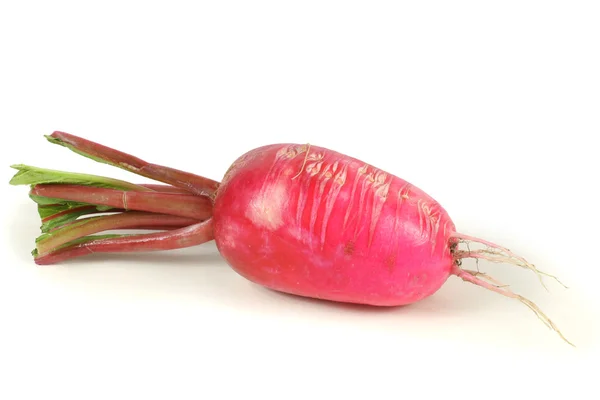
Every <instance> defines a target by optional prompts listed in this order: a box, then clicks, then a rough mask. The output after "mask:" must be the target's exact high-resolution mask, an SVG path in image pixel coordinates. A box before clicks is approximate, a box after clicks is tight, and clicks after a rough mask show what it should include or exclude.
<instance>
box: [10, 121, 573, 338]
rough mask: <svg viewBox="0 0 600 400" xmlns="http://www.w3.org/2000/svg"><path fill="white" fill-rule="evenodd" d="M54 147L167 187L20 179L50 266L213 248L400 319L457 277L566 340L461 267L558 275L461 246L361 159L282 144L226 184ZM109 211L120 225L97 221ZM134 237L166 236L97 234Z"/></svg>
mask: <svg viewBox="0 0 600 400" xmlns="http://www.w3.org/2000/svg"><path fill="white" fill-rule="evenodd" d="M48 139H49V140H50V141H51V142H53V143H56V144H60V145H63V146H65V147H68V148H70V149H71V150H73V151H76V152H78V153H80V154H83V155H85V156H88V157H90V158H93V159H94V160H96V161H101V162H105V163H108V164H111V165H115V166H118V167H120V168H124V169H127V170H129V171H131V172H134V173H136V174H139V175H142V176H145V177H148V178H151V179H154V180H157V181H160V182H163V183H165V184H166V185H135V184H132V183H129V182H123V181H117V180H111V179H109V178H104V177H97V176H92V175H82V174H73V173H65V172H60V171H50V170H42V169H37V168H33V167H28V166H22V165H20V166H14V167H15V168H17V169H19V172H18V173H17V174H16V175H15V177H14V178H13V180H11V183H12V184H28V185H31V186H32V189H31V192H30V195H31V196H32V198H33V199H34V200H36V202H38V207H39V209H40V216H42V221H43V223H44V224H43V225H42V231H43V234H42V236H40V238H38V240H37V241H36V242H37V246H36V250H35V251H34V256H35V261H36V263H38V264H52V263H56V262H60V261H64V260H67V259H70V258H74V257H78V256H83V255H87V254H90V253H101V252H125V251H154V250H168V249H176V248H182V247H188V246H193V245H198V244H201V243H205V242H207V241H210V240H212V239H214V240H215V242H216V245H217V248H218V250H219V252H220V253H221V255H222V256H223V257H224V258H225V260H226V261H227V262H228V264H229V265H230V266H231V267H232V268H233V269H234V270H235V271H237V272H238V273H239V274H240V275H242V276H243V277H245V278H247V279H248V280H250V281H252V282H255V283H257V284H259V285H262V286H265V287H268V288H271V289H274V290H277V291H281V292H286V293H290V294H295V295H299V296H305V297H312V298H318V299H323V300H331V301H337V302H348V303H361V304H369V305H374V306H399V305H406V304H411V303H414V302H417V301H419V300H422V299H424V298H426V297H428V296H431V295H433V294H434V293H435V292H437V291H438V290H439V289H440V287H441V286H442V285H443V284H444V283H445V282H446V280H447V279H448V278H449V277H450V276H451V275H455V276H458V277H459V278H461V279H463V280H465V281H468V282H471V283H474V284H476V285H478V286H481V287H483V288H486V289H489V290H491V291H494V292H496V293H499V294H502V295H504V296H507V297H510V298H514V299H517V300H519V301H520V302H522V303H524V304H525V305H527V306H528V307H529V308H530V309H531V310H533V311H534V312H535V314H536V315H537V316H538V317H539V318H540V319H541V320H542V321H543V322H544V323H545V324H546V325H547V326H548V327H550V328H551V329H553V330H555V331H556V332H557V333H558V334H559V335H560V336H561V337H562V338H563V339H564V340H565V341H567V339H566V338H565V337H564V336H563V335H562V334H561V333H560V331H559V330H558V328H557V327H556V326H555V325H554V323H553V322H552V321H551V320H550V319H549V318H548V317H547V316H546V315H545V314H543V313H542V311H541V310H540V309H539V308H538V307H537V306H536V305H535V304H534V303H533V302H531V301H529V300H527V299H525V298H524V297H522V296H520V295H518V294H515V293H513V292H512V291H510V290H508V289H507V288H506V287H505V286H503V285H501V284H500V283H498V282H496V281H495V280H494V279H493V278H491V277H489V276H488V275H486V274H483V273H480V272H477V271H471V270H467V269H463V268H462V267H461V264H462V260H463V259H465V258H475V259H478V260H479V259H483V260H488V261H490V262H504V263H509V264H514V265H517V266H519V267H522V268H525V269H529V270H531V271H533V272H535V273H536V274H537V275H538V276H539V277H540V279H541V276H542V275H547V274H545V273H543V272H541V271H539V270H538V269H537V268H536V267H535V266H534V265H533V264H531V263H529V262H527V261H526V260H525V259H523V258H522V257H520V256H518V255H516V254H514V253H513V252H511V251H510V250H508V249H506V248H504V247H502V246H499V245H496V244H494V243H490V242H488V241H485V240H483V239H479V238H474V237H470V236H467V235H463V234H461V233H458V232H457V230H456V226H455V224H454V223H453V222H452V219H451V218H450V216H449V215H448V213H447V212H446V210H445V209H444V208H443V207H442V206H441V205H440V204H439V203H438V202H437V201H435V200H434V199H433V198H432V197H431V196H429V195H428V194H427V193H425V192H424V191H422V190H421V189H419V188H418V187H416V186H414V185H412V184H410V183H409V182H407V181H405V180H403V179H401V178H398V177H396V176H394V175H392V174H390V173H387V172H385V171H381V170H379V169H377V168H375V167H373V166H371V165H369V164H367V163H365V162H362V161H360V160H358V159H356V158H352V157H349V156H346V155H344V154H340V153H337V152H335V151H332V150H329V149H325V148H322V147H317V146H311V145H300V144H289V143H286V144H273V145H268V146H263V147H259V148H256V149H254V150H251V151H249V152H247V153H246V154H244V155H242V156H241V157H239V158H238V159H237V160H236V161H235V162H234V163H233V164H232V165H231V167H230V168H229V170H228V171H227V172H226V174H225V176H224V178H223V180H222V182H216V181H212V180H210V179H207V178H204V177H201V176H197V175H193V174H190V173H187V172H183V171H179V170H175V169H172V168H168V167H163V166H159V165H155V164H150V163H147V162H145V161H143V160H141V159H139V158H136V157H133V156H131V155H129V154H126V153H122V152H119V151H117V150H114V149H111V148H108V147H106V146H102V145H100V144H97V143H94V142H91V141H88V140H86V139H83V138H79V137H77V136H73V135H69V134H66V133H63V132H54V133H53V134H52V135H51V136H49V137H48ZM44 207H46V208H44ZM102 207H104V208H102ZM102 210H105V211H107V212H109V213H110V212H112V213H113V214H112V215H101V216H93V215H94V214H97V213H98V212H101V211H102ZM115 213H116V214H115ZM90 215H92V217H90ZM82 217H83V218H82ZM44 218H45V220H44ZM44 221H45V222H44ZM53 221H55V223H52V222H53ZM122 228H128V229H131V228H133V229H136V228H138V229H142V228H143V229H154V230H160V232H155V233H148V234H127V235H108V236H106V235H103V236H94V235H90V233H97V232H100V231H107V230H111V229H122ZM461 243H465V244H466V245H467V246H466V248H462V247H461V246H460V245H461ZM477 245H478V246H477ZM471 246H476V247H477V248H474V249H471ZM548 276H551V275H548ZM551 277H552V276H551ZM553 278H554V277H553ZM555 279H556V278H555ZM567 342H568V341H567ZM569 343H570V342H569Z"/></svg>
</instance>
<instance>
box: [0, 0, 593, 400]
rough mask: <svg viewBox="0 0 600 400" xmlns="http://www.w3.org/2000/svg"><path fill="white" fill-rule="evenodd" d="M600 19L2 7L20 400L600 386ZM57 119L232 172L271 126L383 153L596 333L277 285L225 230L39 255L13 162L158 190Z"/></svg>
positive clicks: (518, 276)
mask: <svg viewBox="0 0 600 400" xmlns="http://www.w3.org/2000/svg"><path fill="white" fill-rule="evenodd" d="M599 20H600V10H599V6H598V2H595V1H588V2H585V1H502V2H500V1H498V2H482V1H447V2H443V1H440V2H433V1H420V2H400V1H390V2H383V1H362V2H360V1H343V2H342V1H340V2H333V1H324V0H321V1H298V2H286V1H271V2H267V1H247V2H242V1H240V2H233V1H215V2H200V1H196V2H188V3H186V2H180V1H165V2H162V3H161V2H151V1H146V2H137V3H135V2H127V1H114V2H113V1H104V2H96V3H91V2H64V1H51V2H50V1H48V2H31V1H19V2H16V1H15V2H2V5H1V6H0V132H1V134H2V137H3V144H2V146H1V147H0V151H1V152H2V153H1V160H2V164H3V167H2V169H1V170H0V171H1V180H2V182H4V186H2V188H3V189H2V224H1V225H2V232H1V234H2V238H1V241H0V246H1V249H0V250H1V252H0V253H1V257H2V259H1V263H0V398H2V399H7V400H8V399H11V400H12V399H25V398H32V399H33V398H36V399H40V398H52V397H53V396H56V397H57V398H62V399H93V398H103V399H121V398H123V399H125V398H127V399H133V398H163V399H188V398H190V399H191V398H195V399H227V398H232V399H233V398H236V399H237V398H248V397H249V396H259V397H260V398H277V399H286V398H302V399H321V398H322V399H337V398H363V399H370V398H398V399H403V398H406V399H409V398H410V399H421V398H434V397H438V396H439V397H441V396H444V397H447V396H460V397H461V398H462V399H465V398H509V399H517V398H530V397H531V398H533V397H532V396H536V397H535V398H537V397H543V396H547V395H553V396H557V398H558V396H560V397H562V398H577V399H591V398H595V399H597V398H600V396H599V395H598V393H599V391H600V390H599V389H598V386H597V382H596V381H597V372H598V361H599V357H598V354H599V353H598V338H599V337H600V334H599V331H600V330H599V327H600V326H599V324H598V322H599V314H600V313H599V309H600V307H599V305H600V304H599V303H600V297H599V295H598V293H599V292H600V290H598V285H599V284H600V272H599V271H600V269H599V267H600V265H599V264H600V263H599V260H598V254H599V253H598V239H600V237H599V234H598V225H599V223H600V217H599V216H598V211H597V210H598V204H599V200H600V199H599V196H598V173H599V171H600V161H599V158H600V157H599V156H598V145H597V137H598V133H599V128H600V95H599V93H600V78H599V76H600V73H599V71H600V51H599V50H600V28H599V27H600V24H599V23H598V21H599ZM54 130H63V131H66V132H69V133H73V134H76V135H80V136H84V137H86V138H89V139H91V140H95V141H98V142H100V143H103V144H106V145H109V146H113V147H116V148H118V149H121V150H123V151H127V152H130V153H134V154H135V155H137V156H140V157H142V158H144V159H147V160H149V161H152V162H156V163H162V164H167V165H170V166H172V167H176V168H180V169H184V170H190V171H193V172H196V173H198V174H203V175H205V176H208V177H211V178H213V179H217V180H220V179H221V177H222V175H223V173H224V172H225V170H226V169H227V167H228V166H229V164H230V163H231V162H232V161H233V160H234V159H235V158H236V157H238V156H239V155H241V154H242V153H244V152H245V151H247V150H250V149H252V148H254V147H257V146H260V145H264V144H269V143H274V142H298V143H307V142H308V143H311V144H315V145H321V146H325V147H330V148H332V149H335V150H338V151H341V152H344V153H347V154H349V155H352V156H355V157H358V158H361V159H363V160H364V161H367V162H371V163H373V164H375V165H376V166H378V167H380V168H382V169H385V170H387V171H389V172H392V173H394V174H396V175H398V176H401V177H403V178H405V179H407V180H409V181H411V182H412V183H414V184H416V185H417V186H419V187H421V188H423V189H425V190H426V191H427V192H428V193H430V194H431V195H433V196H434V197H435V198H436V199H437V200H438V201H440V203H441V204H442V205H443V206H444V207H445V208H446V209H447V210H448V211H449V212H450V215H451V216H452V218H453V219H454V221H455V222H456V224H457V226H458V227H459V229H460V230H461V231H463V232H465V233H468V234H474V235H477V236H480V237H485V238H487V239H490V240H493V241H497V242H500V243H502V244H504V245H506V246H508V247H510V248H512V249H513V250H515V251H517V252H519V253H520V254H522V255H524V256H526V257H527V258H529V259H530V260H531V261H533V262H535V263H536V265H538V266H539V267H540V268H542V269H544V270H546V271H548V272H550V273H554V274H557V275H558V276H559V277H560V278H561V279H562V280H563V281H564V282H566V284H567V285H568V286H569V289H568V290H566V289H563V288H562V287H560V286H559V285H557V284H555V283H554V282H551V281H547V282H548V287H549V289H550V291H549V292H546V291H545V290H544V289H543V288H542V287H541V286H540V285H539V282H538V281H537V279H536V277H535V276H534V275H533V274H532V273H529V272H527V271H524V270H522V269H519V268H517V267H512V266H508V265H496V264H494V265H490V264H486V263H482V264H481V268H482V269H483V270H485V271H488V272H490V273H493V274H494V275H495V276H496V277H498V278H499V279H501V280H504V281H506V282H509V283H511V285H512V288H513V289H514V290H515V291H518V292H519V293H522V294H525V295H526V296H528V297H530V298H531V299H533V300H534V301H536V302H537V303H538V304H539V305H540V307H541V308H542V309H543V310H544V311H546V313H547V314H549V315H550V316H551V318H553V320H554V321H555V322H556V323H557V325H558V326H559V327H560V328H561V329H562V330H563V332H564V333H565V335H566V336H567V337H568V338H569V339H571V340H572V341H573V342H575V344H576V345H577V348H575V349H574V348H572V347H570V346H568V345H566V344H565V343H564V342H562V341H561V340H560V339H559V338H558V336H557V335H555V334H554V333H553V332H551V331H549V330H548V329H546V328H545V327H544V325H543V324H542V323H541V322H540V321H538V320H537V319H536V317H535V316H534V315H533V314H532V313H531V312H530V311H529V310H527V309H526V308H525V307H524V306H523V305H521V304H519V303H517V302H515V301H511V300H509V299H505V298H502V297H501V296H498V295H495V294H493V293H489V292H487V291H485V290H483V289H480V288H478V287H474V286H472V285H468V284H466V283H464V282H462V281H460V280H459V279H457V278H450V279H449V281H448V282H447V284H446V285H445V286H444V287H443V288H442V289H441V290H440V291H439V292H438V293H436V294H435V295H434V296H432V297H430V298H429V299H427V300H424V301H422V302H420V303H418V304H415V305H413V306H410V307H404V308H395V309H386V310H374V309H371V308H363V307H350V306H344V305H336V304H330V303H322V302H317V301H310V300H306V299H301V298H295V297H290V296H286V295H281V294H278V293H274V292H270V291H267V290H265V289H262V288H260V287H258V286H256V285H254V284H251V283H249V282H248V281H246V280H244V279H243V278H241V277H239V276H238V275H237V274H235V273H234V272H233V271H232V270H231V269H229V267H228V266H227V265H226V264H225V263H224V262H223V261H222V259H221V258H220V256H219V255H218V252H217V250H216V249H215V247H214V244H212V243H210V244H207V245H204V246H200V247H197V248H192V249H186V250H181V251H173V252H168V253H163V254H144V255H141V254H137V255H114V256H113V255H111V256H104V257H89V258H81V259H78V260H77V261H74V262H69V263H65V264H61V265H56V266H46V267H37V266H36V265H35V264H34V263H33V261H32V259H31V257H30V253H29V252H30V250H31V249H32V247H33V240H34V238H35V237H36V235H37V234H38V227H39V219H38V217H37V214H36V209H35V206H34V205H33V203H31V202H30V201H29V200H28V198H27V188H24V187H11V186H9V185H8V180H9V179H10V177H11V175H12V173H13V172H14V171H13V170H11V169H10V168H8V166H9V165H10V164H14V163H27V164H33V165H37V166H41V167H47V168H55V169H67V170H73V171H84V172H90V173H95V174H102V175H111V176H113V177H117V178H124V179H129V180H133V181H139V180H138V179H137V178H135V177H133V175H131V174H129V173H127V172H125V171H121V170H117V169H115V168H112V167H110V166H106V165H101V164H97V163H94V162H92V161H90V160H88V159H85V158H82V157H79V156H77V155H76V154H74V153H71V152H69V151H68V150H66V149H64V148H61V147H59V146H53V145H51V144H49V143H47V142H46V141H45V140H44V138H43V136H42V135H44V134H50V133H51V132H52V131H54ZM567 396H569V397H567Z"/></svg>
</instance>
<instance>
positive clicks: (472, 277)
mask: <svg viewBox="0 0 600 400" xmlns="http://www.w3.org/2000/svg"><path fill="white" fill-rule="evenodd" d="M453 274H454V275H456V276H458V277H459V278H461V279H462V280H464V281H466V282H470V283H473V284H475V285H477V286H481V287H483V288H485V289H488V290H491V291H493V292H496V293H499V294H501V295H503V296H506V297H509V298H511V299H517V300H519V301H520V302H521V303H523V304H525V305H526V306H527V307H528V308H529V309H530V310H531V311H533V312H534V313H535V315H536V316H537V317H538V318H539V319H540V320H541V321H542V322H543V323H544V324H545V325H546V326H547V327H548V328H550V329H552V330H553V331H554V332H556V333H557V334H558V335H559V336H560V337H561V338H562V339H563V340H564V341H565V342H567V343H568V344H570V345H571V346H573V347H575V345H574V344H573V343H571V342H570V341H569V340H568V339H567V338H566V337H565V336H564V335H563V334H562V332H561V331H560V330H559V329H558V327H557V326H556V324H555V323H554V322H552V320H551V319H550V318H548V316H547V315H546V314H544V313H543V312H542V310H541V309H540V308H539V307H538V306H537V305H536V304H535V303H534V302H533V301H531V300H529V299H527V298H525V297H523V296H521V295H519V294H516V293H514V292H512V291H510V290H508V289H505V288H503V287H499V286H497V285H494V284H491V283H488V282H486V281H484V280H482V279H479V278H478V277H477V275H478V274H477V273H476V272H475V273H474V271H469V270H465V269H461V268H459V267H458V266H456V267H455V270H454V271H453ZM479 275H481V273H479ZM484 276H485V277H487V278H488V279H490V278H491V277H489V275H487V274H484ZM492 279H493V278H492Z"/></svg>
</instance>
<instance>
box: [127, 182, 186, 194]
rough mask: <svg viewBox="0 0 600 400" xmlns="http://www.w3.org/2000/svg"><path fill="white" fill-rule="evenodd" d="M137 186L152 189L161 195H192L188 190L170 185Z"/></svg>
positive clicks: (144, 184) (143, 184)
mask: <svg viewBox="0 0 600 400" xmlns="http://www.w3.org/2000/svg"><path fill="white" fill-rule="evenodd" d="M138 186H142V187H145V188H147V189H152V190H154V191H156V192H162V193H180V194H192V192H190V191H189V190H186V189H181V188H178V187H175V186H171V185H158V184H154V183H140V184H138Z"/></svg>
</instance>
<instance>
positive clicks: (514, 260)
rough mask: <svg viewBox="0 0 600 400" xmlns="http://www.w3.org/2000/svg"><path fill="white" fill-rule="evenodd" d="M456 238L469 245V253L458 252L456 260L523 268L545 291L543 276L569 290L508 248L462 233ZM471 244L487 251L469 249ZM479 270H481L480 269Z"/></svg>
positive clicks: (456, 234) (552, 276)
mask: <svg viewBox="0 0 600 400" xmlns="http://www.w3.org/2000/svg"><path fill="white" fill-rule="evenodd" d="M452 236H453V237H454V238H457V239H459V240H460V241H461V242H462V243H466V244H467V249H468V250H467V251H461V250H458V251H456V253H455V257H456V258H460V259H463V258H474V259H475V260H479V259H483V260H487V261H490V262H494V263H506V264H512V265H516V266H519V267H521V268H525V269H528V270H530V271H533V272H534V273H535V274H536V275H537V276H538V278H539V280H540V283H541V284H542V286H543V287H544V289H546V290H548V287H547V286H546V284H545V283H544V280H543V276H546V277H548V278H552V279H554V280H555V281H556V282H558V283H559V284H560V285H561V286H563V287H564V288H566V289H568V287H567V286H566V285H565V284H564V283H562V282H561V281H560V280H559V279H558V278H557V277H556V276H554V275H550V274H548V273H546V272H544V271H540V270H539V269H538V268H537V267H536V266H535V265H534V264H532V263H530V262H528V261H527V260H526V259H524V258H523V257H521V256H519V255H517V254H515V253H513V252H512V251H510V250H509V249H507V248H506V247H502V246H500V245H497V244H495V243H492V242H489V241H487V240H483V239H479V238H476V237H472V236H468V235H464V234H461V233H455V234H454V235H452ZM470 242H475V243H479V244H482V245H484V246H487V248H486V249H480V250H471V249H470V247H469V244H470ZM478 269H479V268H478Z"/></svg>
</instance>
